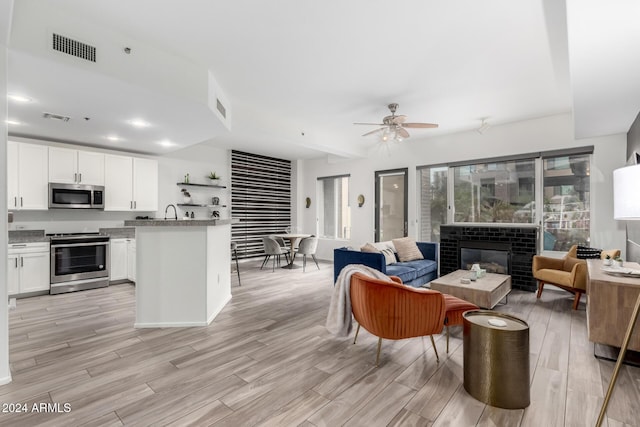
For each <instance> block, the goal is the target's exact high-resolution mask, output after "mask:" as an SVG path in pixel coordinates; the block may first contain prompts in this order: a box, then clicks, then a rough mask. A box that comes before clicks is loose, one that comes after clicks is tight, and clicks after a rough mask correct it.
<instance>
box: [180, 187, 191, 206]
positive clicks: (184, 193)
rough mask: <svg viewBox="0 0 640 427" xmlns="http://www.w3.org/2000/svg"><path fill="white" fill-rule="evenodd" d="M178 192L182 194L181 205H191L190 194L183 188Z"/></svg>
mask: <svg viewBox="0 0 640 427" xmlns="http://www.w3.org/2000/svg"><path fill="white" fill-rule="evenodd" d="M180 191H181V192H182V198H183V203H185V204H187V203H191V193H189V191H187V190H186V189H185V188H183V189H182V190H180Z"/></svg>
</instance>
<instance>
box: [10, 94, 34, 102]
mask: <svg viewBox="0 0 640 427" xmlns="http://www.w3.org/2000/svg"><path fill="white" fill-rule="evenodd" d="M7 98H9V99H10V100H12V101H16V102H31V101H33V100H32V99H31V98H29V97H27V96H23V95H16V94H9V95H7Z"/></svg>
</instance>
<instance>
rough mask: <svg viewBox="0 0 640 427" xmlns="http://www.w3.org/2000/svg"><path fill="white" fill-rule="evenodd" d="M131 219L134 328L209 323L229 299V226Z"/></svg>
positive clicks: (203, 324)
mask: <svg viewBox="0 0 640 427" xmlns="http://www.w3.org/2000/svg"><path fill="white" fill-rule="evenodd" d="M127 222H129V221H127ZM130 222H131V224H129V225H135V226H136V269H137V278H136V279H137V280H136V322H135V325H134V326H135V327H136V328H164V327H189V326H206V325H208V324H209V323H211V321H212V320H213V319H214V318H215V317H216V315H217V314H218V313H219V312H220V311H221V310H222V309H223V308H224V306H225V305H226V304H227V303H228V302H229V300H230V299H231V267H230V262H229V260H230V259H231V251H230V247H229V245H230V239H231V225H230V224H229V223H226V224H224V223H223V224H219V223H218V224H216V225H202V226H199V225H197V222H196V221H194V222H192V223H190V224H186V222H187V221H176V222H169V221H164V223H163V224H162V225H161V226H153V225H151V224H152V223H151V222H149V223H147V224H143V223H144V221H130ZM221 222H223V221H221ZM203 223H207V222H205V221H203ZM208 223H211V222H208Z"/></svg>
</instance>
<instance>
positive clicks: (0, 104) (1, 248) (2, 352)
mask: <svg viewBox="0 0 640 427" xmlns="http://www.w3.org/2000/svg"><path fill="white" fill-rule="evenodd" d="M12 11H13V1H5V2H2V3H0V166H2V167H1V168H0V170H2V173H0V260H2V262H0V384H6V383H8V382H10V381H11V370H10V369H9V313H8V308H7V296H8V294H7V263H6V262H4V260H5V259H7V220H6V218H7V132H8V130H7V123H6V121H5V120H7V69H8V60H7V57H8V54H9V49H8V45H9V29H10V27H11V16H12Z"/></svg>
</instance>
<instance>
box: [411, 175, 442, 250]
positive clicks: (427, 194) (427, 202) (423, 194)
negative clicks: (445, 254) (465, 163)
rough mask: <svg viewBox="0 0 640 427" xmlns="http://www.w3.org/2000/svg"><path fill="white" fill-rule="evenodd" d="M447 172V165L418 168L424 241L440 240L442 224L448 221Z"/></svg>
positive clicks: (421, 235)
mask: <svg viewBox="0 0 640 427" xmlns="http://www.w3.org/2000/svg"><path fill="white" fill-rule="evenodd" d="M447 173H448V168H447V167H446V166H441V167H431V168H423V169H419V170H418V180H419V182H418V188H419V191H420V194H419V197H420V203H419V205H418V206H419V209H420V212H419V218H420V239H421V240H422V241H425V242H439V241H440V224H446V223H447Z"/></svg>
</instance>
